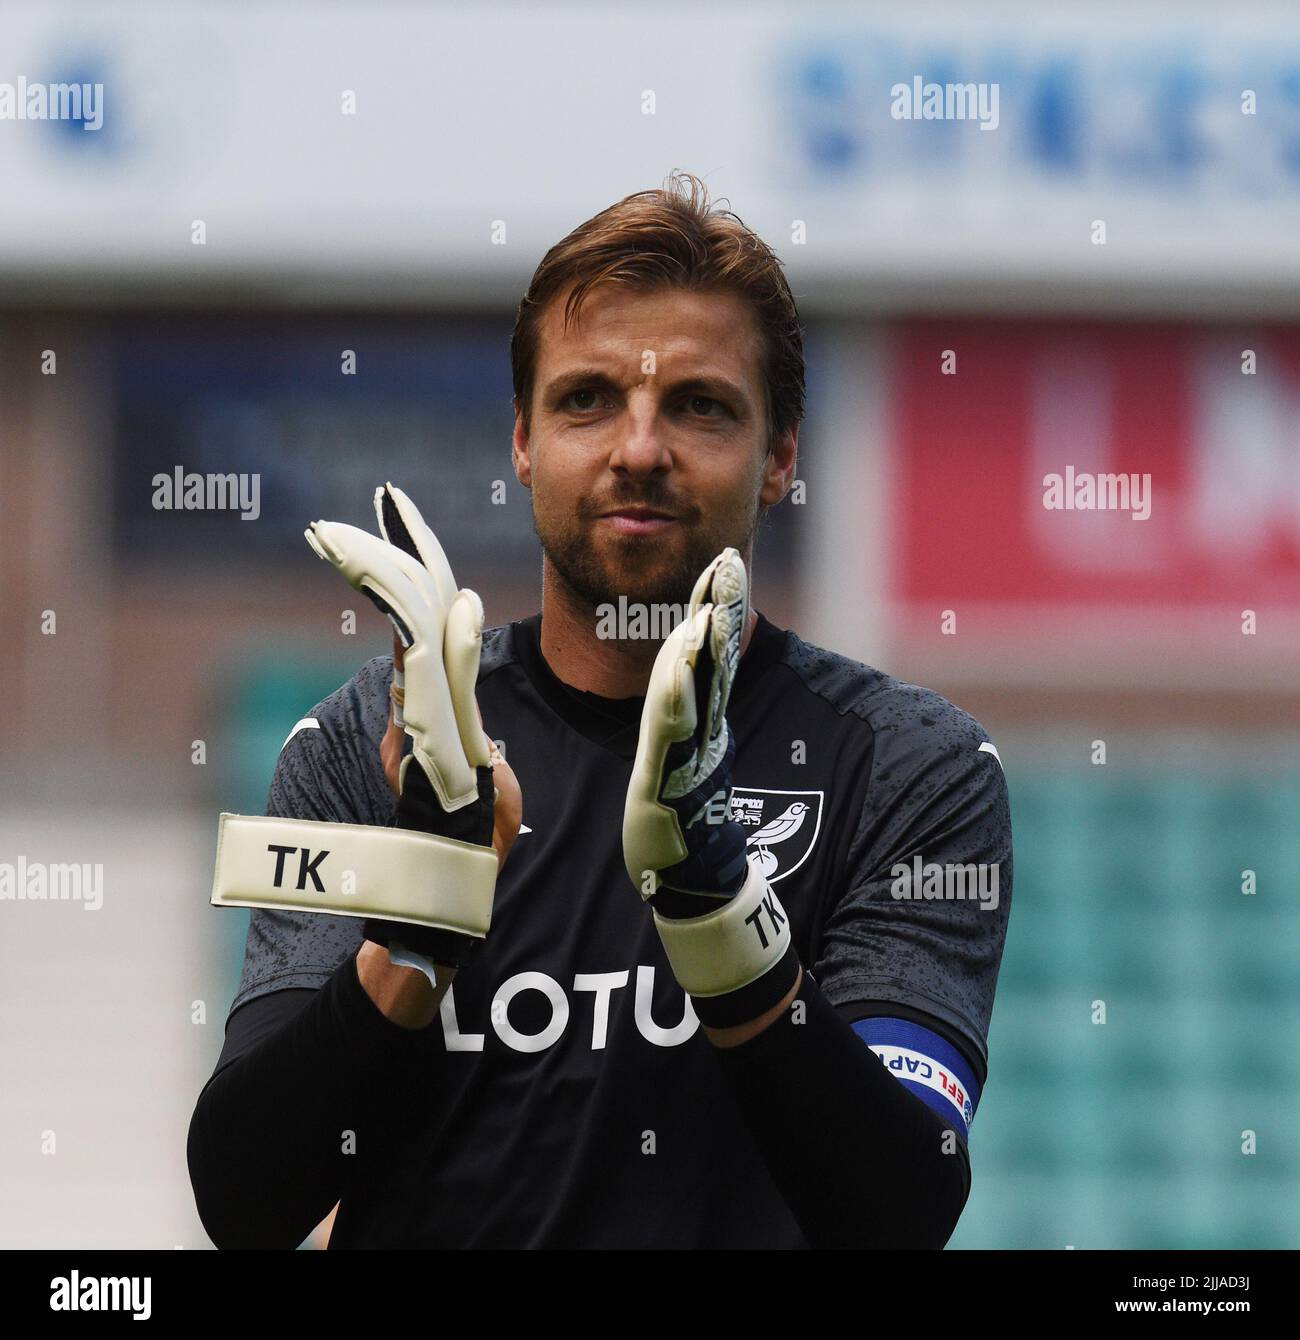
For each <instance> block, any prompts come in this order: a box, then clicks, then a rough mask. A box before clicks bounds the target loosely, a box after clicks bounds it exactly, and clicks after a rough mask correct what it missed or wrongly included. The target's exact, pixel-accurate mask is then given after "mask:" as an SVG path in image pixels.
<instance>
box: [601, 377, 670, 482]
mask: <svg viewBox="0 0 1300 1340" xmlns="http://www.w3.org/2000/svg"><path fill="white" fill-rule="evenodd" d="M670 463H671V457H670V456H669V453H668V449H667V446H666V445H665V440H664V434H663V425H662V423H660V421H659V414H658V408H657V406H656V405H654V404H653V403H651V402H650V401H648V400H646V401H638V399H637V397H635V396H633V397H632V399H631V402H630V403H629V405H628V409H627V413H626V414H625V415H624V416H623V421H622V423H620V425H619V433H618V440H617V443H616V445H615V447H614V450H613V452H612V453H611V455H610V461H609V465H610V469H611V470H618V469H622V470H626V471H628V472H629V473H630V474H650V473H651V472H652V471H655V470H662V469H666V468H667V467H668V465H669V464H670Z"/></svg>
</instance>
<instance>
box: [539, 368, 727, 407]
mask: <svg viewBox="0 0 1300 1340" xmlns="http://www.w3.org/2000/svg"><path fill="white" fill-rule="evenodd" d="M589 387H590V388H592V389H595V390H600V391H609V392H613V393H615V394H617V393H618V392H619V390H620V387H619V385H618V383H617V382H616V381H615V380H614V378H612V377H611V376H610V375H609V373H607V372H603V371H602V370H601V369H600V368H571V369H570V370H569V371H568V372H561V373H559V374H557V375H556V376H555V377H553V378H552V379H551V380H550V381H549V382H547V384H546V386H545V387H544V388H543V390H542V395H543V398H545V399H546V400H562V399H564V397H565V396H568V395H572V394H573V392H574V391H578V390H585V389H587V388H589ZM664 390H665V392H666V393H667V394H668V395H710V396H717V397H718V398H719V399H723V400H730V401H732V402H733V403H735V404H738V405H745V404H747V403H748V402H749V396H748V395H747V394H746V392H745V391H744V389H743V388H742V387H739V386H737V385H736V383H735V382H733V381H730V380H729V379H728V378H726V377H715V376H708V375H703V376H691V377H681V378H679V379H678V380H676V381H672V382H667V383H665V384H664Z"/></svg>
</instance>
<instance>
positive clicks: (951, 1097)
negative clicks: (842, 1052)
mask: <svg viewBox="0 0 1300 1340" xmlns="http://www.w3.org/2000/svg"><path fill="white" fill-rule="evenodd" d="M853 1031H854V1032H855V1033H856V1034H857V1035H858V1036H859V1037H860V1038H861V1039H862V1041H863V1042H865V1043H866V1044H867V1046H868V1047H870V1048H871V1050H872V1051H873V1052H875V1053H876V1055H877V1056H878V1057H879V1058H880V1060H881V1063H882V1064H883V1065H884V1066H885V1068H886V1069H887V1070H888V1071H890V1073H891V1074H893V1075H894V1076H896V1077H897V1078H898V1079H899V1080H901V1081H902V1082H903V1083H904V1084H906V1085H907V1087H908V1088H909V1089H911V1091H912V1092H913V1093H914V1094H916V1096H917V1097H918V1098H920V1099H921V1101H922V1102H924V1103H927V1104H928V1105H929V1106H930V1107H932V1108H933V1109H934V1110H935V1111H936V1112H937V1113H938V1114H939V1115H940V1116H941V1117H942V1118H943V1119H944V1120H945V1121H947V1122H951V1123H952V1125H953V1126H955V1127H956V1128H957V1130H958V1132H959V1133H960V1134H961V1136H962V1138H963V1139H965V1138H966V1137H967V1136H968V1135H969V1134H970V1124H971V1122H972V1121H973V1120H974V1119H975V1109H976V1107H978V1106H979V1100H980V1097H979V1095H980V1090H979V1084H978V1082H977V1081H976V1079H975V1074H974V1072H973V1071H972V1070H971V1067H970V1064H969V1062H968V1061H967V1060H966V1058H965V1057H964V1056H963V1055H962V1054H961V1052H959V1051H958V1050H957V1048H956V1047H954V1046H953V1045H952V1043H951V1042H948V1041H947V1040H946V1039H944V1038H941V1037H939V1035H938V1034H937V1033H932V1032H930V1030H929V1029H928V1028H922V1027H921V1025H920V1024H914V1023H911V1022H910V1021H909V1020H907V1019H892V1018H889V1017H888V1016H879V1017H876V1018H871V1019H858V1020H857V1021H856V1022H855V1023H854V1024H853Z"/></svg>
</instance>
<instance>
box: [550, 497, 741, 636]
mask: <svg viewBox="0 0 1300 1340" xmlns="http://www.w3.org/2000/svg"><path fill="white" fill-rule="evenodd" d="M628 493H629V496H624V495H623V494H622V493H620V494H617V495H616V496H615V497H613V498H610V499H603V500H601V501H600V502H598V503H597V502H591V501H589V500H583V501H582V502H580V503H579V505H578V508H577V511H576V514H575V513H574V512H566V513H565V514H563V515H552V514H550V513H548V512H547V510H546V509H545V508H539V507H538V506H537V499H536V494H534V497H533V528H534V530H535V531H536V532H537V538H538V539H539V540H540V541H541V545H542V552H543V553H544V554H545V555H546V557H547V558H548V559H549V560H550V563H551V566H552V568H553V569H554V570H555V573H556V575H557V576H558V577H559V579H560V580H561V581H562V582H563V583H564V585H565V586H566V587H567V588H568V589H569V591H570V592H571V593H572V594H573V595H574V596H576V597H577V598H578V599H579V600H580V601H581V602H582V603H583V604H584V605H586V606H588V607H589V608H590V609H591V610H592V612H593V615H594V612H595V611H596V610H597V609H598V608H599V607H600V606H602V605H617V603H618V600H619V597H620V596H622V597H624V598H625V599H626V600H627V601H628V603H629V604H642V605H679V606H685V605H687V604H688V603H689V601H690V598H691V592H692V591H693V590H694V588H695V583H696V582H697V581H698V580H699V576H700V573H702V572H703V571H704V569H705V568H707V567H708V566H709V564H710V563H711V562H713V560H714V559H715V558H716V557H717V556H718V555H719V554H720V553H721V552H722V551H723V550H724V549H727V548H732V549H736V550H738V551H739V552H740V554H741V555H742V556H744V555H745V554H747V553H748V552H749V548H750V545H751V543H752V541H753V538H754V534H755V532H756V530H757V529H758V525H759V521H760V519H761V514H760V510H759V504H758V499H757V497H754V498H753V499H752V500H749V501H747V503H745V504H742V506H741V507H740V508H738V509H736V510H735V511H734V512H732V513H731V514H730V515H726V516H723V517H720V518H716V519H714V520H713V521H712V522H711V523H710V524H708V525H702V524H701V521H700V514H699V509H698V508H696V507H692V506H690V505H689V504H686V503H684V502H682V501H680V500H677V499H672V498H670V497H668V496H667V495H666V493H665V492H663V491H655V490H653V489H647V488H644V487H642V488H640V489H638V490H637V491H636V496H630V491H628ZM636 505H640V506H644V507H653V508H658V509H661V510H663V511H665V512H670V513H671V514H672V515H673V516H675V517H677V518H678V519H677V520H676V521H675V522H674V523H673V524H672V526H670V527H669V528H668V530H666V531H665V532H662V533H660V534H657V535H618V534H616V533H614V532H613V531H610V530H606V531H605V534H604V535H603V536H602V538H601V539H599V540H597V539H596V537H595V531H596V529H597V521H596V518H597V517H598V516H599V515H600V514H601V513H602V512H607V511H610V510H611V509H612V508H616V507H620V506H625V507H631V506H636ZM763 510H764V511H765V510H766V509H763Z"/></svg>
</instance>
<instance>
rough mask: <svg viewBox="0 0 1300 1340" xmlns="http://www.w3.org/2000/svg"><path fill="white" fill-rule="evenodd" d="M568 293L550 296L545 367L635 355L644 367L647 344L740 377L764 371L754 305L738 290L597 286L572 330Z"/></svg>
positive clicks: (666, 355)
mask: <svg viewBox="0 0 1300 1340" xmlns="http://www.w3.org/2000/svg"><path fill="white" fill-rule="evenodd" d="M567 296H568V295H567V293H566V294H561V295H559V296H558V297H557V298H555V299H553V300H552V301H551V303H550V304H549V305H548V307H547V310H546V313H545V315H544V317H543V320H542V324H541V331H540V334H541V340H540V342H539V345H540V347H539V349H538V356H539V365H542V366H545V368H546V371H547V372H548V374H549V373H552V372H554V371H558V370H560V369H561V368H562V367H563V366H566V365H570V364H575V363H595V362H606V361H608V362H612V363H615V364H617V363H620V362H623V361H625V360H627V359H629V358H631V359H634V360H635V362H636V363H637V365H638V366H639V365H640V362H641V358H642V355H643V353H644V351H645V350H647V349H648V350H652V351H653V352H654V354H655V356H656V360H657V361H658V362H660V363H662V362H664V361H667V362H669V363H678V362H691V363H702V362H707V363H709V364H710V365H712V366H715V367H719V368H721V367H726V368H729V369H731V371H732V372H733V374H734V375H736V376H738V377H743V376H745V375H747V374H748V375H751V376H755V377H756V376H757V368H756V361H757V354H758V345H759V337H758V331H757V325H756V322H755V319H754V313H753V308H752V307H751V306H750V305H749V304H748V303H747V302H745V301H744V299H742V298H741V297H739V296H738V295H737V294H734V293H723V292H693V291H690V290H686V289H673V288H665V289H654V290H651V291H650V292H648V293H638V292H634V291H631V290H628V289H620V288H617V287H615V286H612V285H611V286H606V287H601V288H595V289H592V290H591V291H590V292H589V293H588V294H587V296H586V298H585V299H584V301H583V304H582V307H581V308H580V310H579V312H578V315H577V317H576V318H575V320H574V321H572V322H570V324H569V326H568V329H567V330H566V329H565V327H564V304H565V301H566V299H567Z"/></svg>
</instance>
